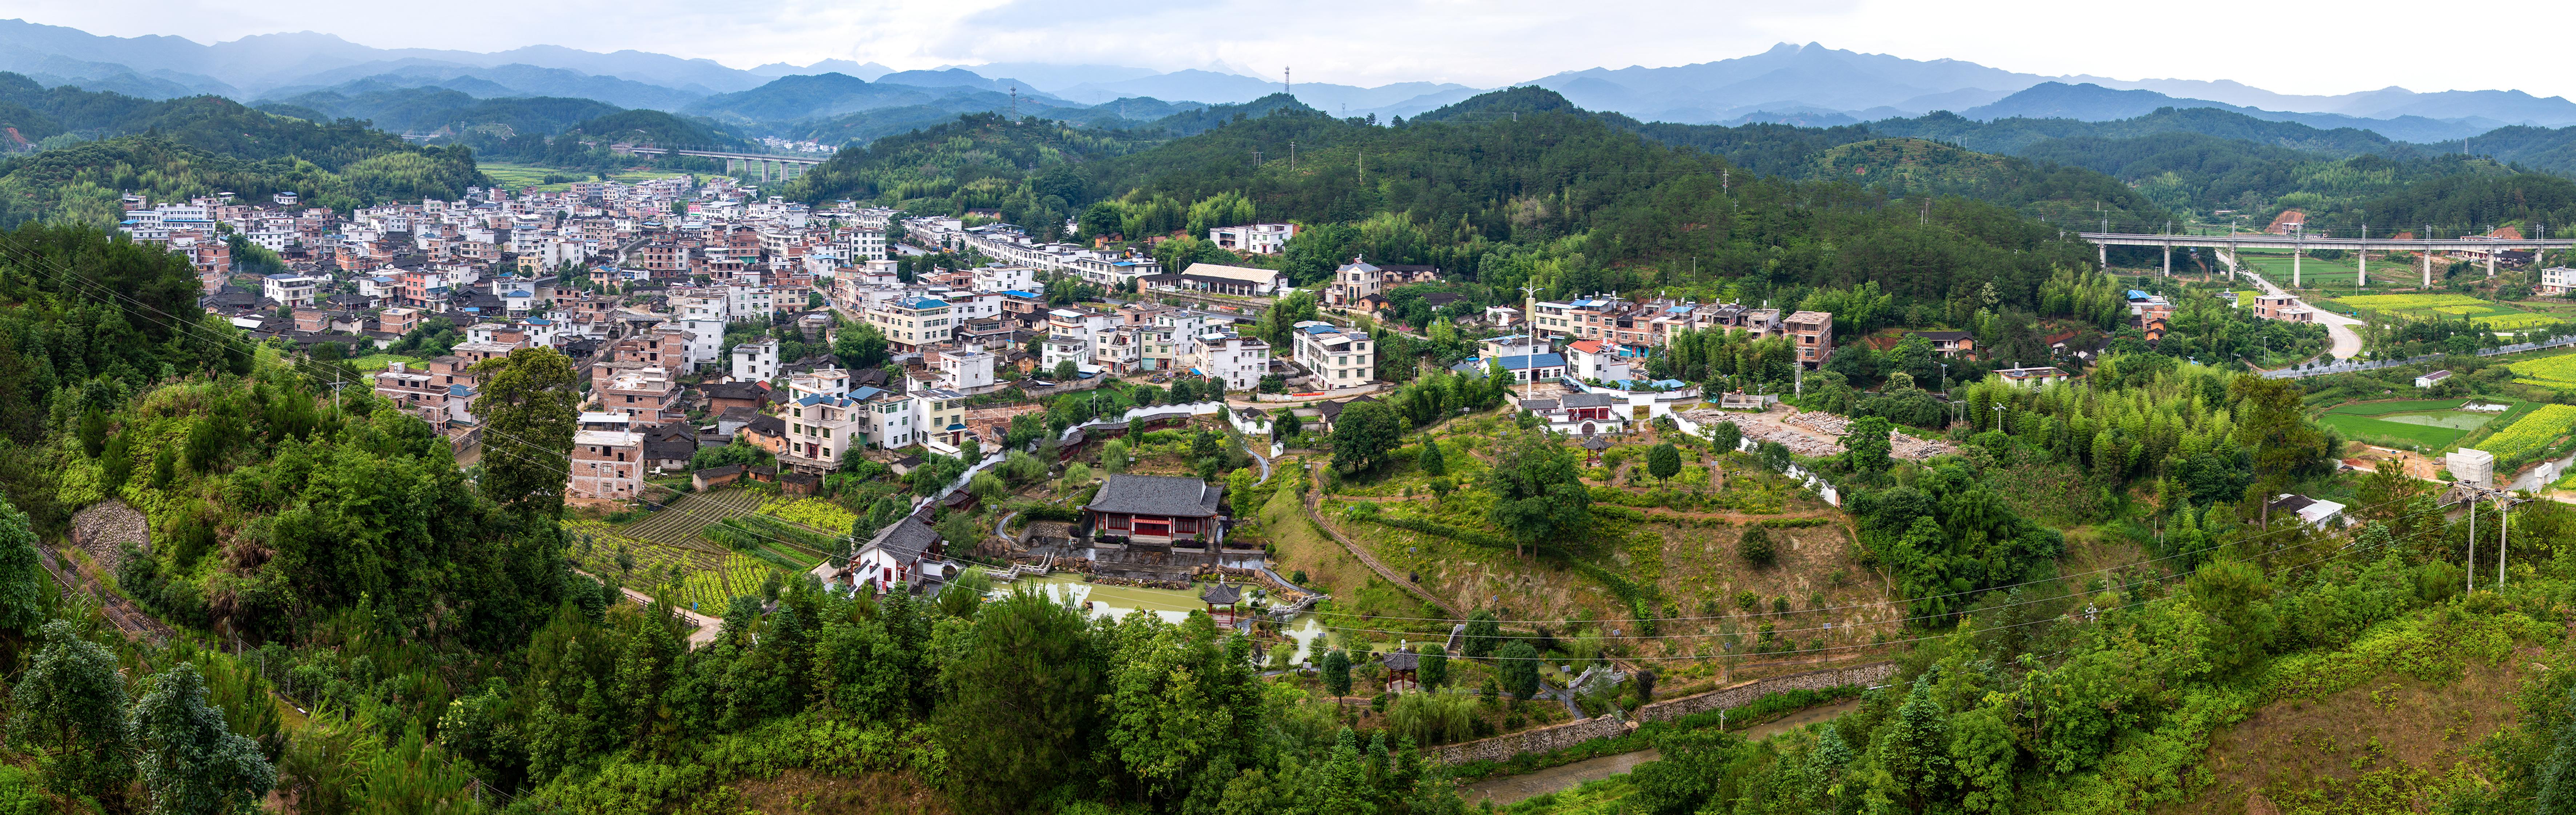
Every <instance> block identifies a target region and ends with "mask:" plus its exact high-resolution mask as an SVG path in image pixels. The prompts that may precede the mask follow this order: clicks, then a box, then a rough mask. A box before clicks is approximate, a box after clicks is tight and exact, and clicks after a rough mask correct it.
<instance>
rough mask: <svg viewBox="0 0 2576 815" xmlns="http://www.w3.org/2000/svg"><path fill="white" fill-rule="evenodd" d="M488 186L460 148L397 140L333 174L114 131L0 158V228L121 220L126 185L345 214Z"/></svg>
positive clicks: (181, 196) (155, 195)
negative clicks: (285, 196) (290, 196)
mask: <svg viewBox="0 0 2576 815" xmlns="http://www.w3.org/2000/svg"><path fill="white" fill-rule="evenodd" d="M259 115H262V116H266V115H268V114H259ZM490 183H491V180H490V179H489V178H487V177H485V176H484V175H483V172H482V171H481V170H478V169H475V164H474V155H473V153H472V151H470V150H467V149H465V148H463V147H448V148H439V147H428V148H421V147H408V146H405V147H403V148H402V149H396V150H388V151H385V152H381V153H377V154H375V155H372V156H369V157H366V158H363V159H359V160H356V161H352V162H349V163H347V164H344V165H342V166H340V167H339V169H338V170H337V171H334V170H332V169H330V168H326V167H323V166H321V165H319V164H315V163H313V162H309V161H305V160H304V159H302V158H300V157H296V156H287V157H283V158H268V159H242V158H237V157H234V156H230V155H225V154H221V153H211V152H207V151H205V150H202V149H199V148H196V147H192V146H189V145H187V144H185V143H182V142H180V141H178V140H176V139H174V138H172V137H169V136H165V135H157V134H156V135H142V136H121V137H117V138H113V139H107V140H103V141H93V142H82V143H79V144H75V145H72V146H69V147H63V148H57V149H53V150H45V151H42V152H38V153H35V154H32V155H27V156H22V157H18V158H13V159H9V160H7V161H0V225H11V224H16V223H19V222H21V221H26V220H30V219H46V220H69V221H78V222H83V223H90V224H97V225H101V226H106V225H112V224H115V223H116V222H117V221H118V220H119V219H121V218H123V217H124V208H123V206H122V205H121V203H120V199H121V196H122V195H123V194H125V193H127V192H133V193H139V194H142V195H146V196H148V197H150V199H151V200H153V201H173V200H178V201H184V200H187V199H188V198H189V197H190V196H197V195H211V194H214V193H217V192H230V193H233V194H235V195H241V196H249V197H253V198H265V197H267V196H268V195H269V194H270V193H274V192H288V191H291V192H295V193H298V194H299V195H301V196H303V200H304V201H305V202H306V203H307V204H309V205H311V206H317V207H329V208H333V209H338V210H343V211H345V210H348V209H351V208H355V207H361V206H369V205H373V204H377V203H382V202H385V201H401V200H418V199H421V198H424V197H427V198H442V199H455V198H460V197H463V195H464V193H465V188H466V187H469V186H476V185H485V184H490Z"/></svg>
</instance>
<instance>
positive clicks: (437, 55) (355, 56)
mask: <svg viewBox="0 0 2576 815" xmlns="http://www.w3.org/2000/svg"><path fill="white" fill-rule="evenodd" d="M1211 64H1212V65H1215V66H1217V67H1215V68H1212V69H1182V70H1174V71H1158V70H1153V69H1146V68H1137V67H1132V66H1119V65H1099V64H1056V63H1044V62H1009V63H990V64H985V65H944V66H940V67H937V68H931V69H923V70H902V71H898V70H894V69H892V68H889V67H888V66H885V65H880V64H877V63H874V62H864V63H863V62H856V61H852V60H848V59H825V60H820V61H816V62H814V63H812V64H809V65H804V66H798V65H794V64H790V63H786V62H772V63H768V64H764V65H760V66H757V67H754V68H751V69H737V68H732V67H729V66H726V65H723V64H721V63H718V62H715V61H713V60H708V59H691V58H682V57H675V56H669V55H664V54H654V53H647V52H642V51H634V50H623V51H615V52H608V53H601V52H593V51H583V50H579V49H574V48H566V47H562V46H554V45H536V46H527V47H522V48H515V49H510V50H506V51H496V52H489V53H483V52H472V51H460V50H442V49H426V48H393V49H388V48H375V47H370V46H365V45H359V44H357V43H352V42H349V41H347V40H344V39H341V38H339V37H337V36H333V35H330V34H323V33H315V32H310V31H305V32H292V33H279V34H263V35H256V36H250V37H243V38H241V39H237V40H231V41H226V42H219V43H215V44H212V45H204V44H199V43H196V42H192V41H189V40H187V39H184V38H179V37H170V36H142V37H107V36H95V35H91V34H88V33H86V32H82V31H80V30H78V29H73V28H67V27H62V26H49V25H41V24H36V23H30V22H26V21H23V20H0V70H5V71H14V72H18V73H21V74H23V75H25V76H27V77H29V78H30V79H33V80H36V81H37V82H38V83H40V84H44V85H48V86H54V85H72V86H76V87H80V88H84V89H89V90H104V91H114V92H117V93H123V94H127V95H131V96H136V97H139V98H145V99H168V98H175V97H181V96H192V95H200V94H213V95H219V96H224V97H227V98H230V99H234V100H237V101H241V102H244V103H251V104H257V103H264V102H274V101H282V100H285V99H288V98H291V97H297V96H300V95H304V94H310V93H315V92H322V91H329V92H333V93H338V94H341V95H342V96H355V95H362V94H363V93H365V92H367V91H366V89H365V88H364V87H360V86H358V85H357V84H355V83H361V82H368V83H374V84H375V85H383V86H394V87H430V86H435V87H439V88H445V89H448V90H454V91H461V92H464V93H467V94H471V95H474V96H476V97H479V98H495V97H559V98H582V99H591V100H596V101H598V102H602V103H606V104H610V105H615V106H618V107H621V108H628V109H650V110H660V111H665V112H672V113H685V114H689V115H702V116H711V117H717V118H720V119H723V120H724V121H726V122H728V123H730V124H731V125H734V126H742V127H748V128H751V130H747V131H746V132H751V133H757V132H759V131H760V130H762V129H767V130H769V131H771V133H772V134H773V135H784V134H787V133H789V132H792V131H796V130H798V128H800V127H803V126H804V125H799V124H798V123H805V124H812V123H816V122H821V121H825V120H839V119H842V118H844V117H848V116H853V115H859V114H864V113H867V112H869V111H878V110H883V111H898V110H899V111H901V112H900V113H889V114H887V115H886V116H884V117H876V120H875V121H869V122H856V123H851V122H844V123H843V125H844V126H841V127H837V128H835V130H836V131H837V132H846V133H857V132H878V131H882V130H884V129H885V128H887V127H891V126H893V125H892V124H891V123H892V122H894V121H897V120H902V121H911V120H918V119H921V118H922V117H926V116H933V115H935V114H940V113H959V112H1005V111H1008V110H1010V109H1013V108H1014V107H1017V108H1019V109H1021V110H1022V111H1024V112H1044V113H1046V115H1049V116H1062V117H1065V118H1067V120H1069V121H1072V120H1079V121H1084V122H1087V123H1101V124H1104V125H1106V126H1126V125H1120V124H1118V123H1120V122H1126V123H1133V124H1141V123H1143V122H1146V121H1150V120H1151V119H1153V118H1159V117H1152V116H1129V115H1125V114H1121V113H1117V112H1114V109H1112V110H1093V111H1091V112H1088V113H1083V114H1080V115H1075V114H1072V113H1068V112H1067V111H1073V110H1078V109H1081V108H1084V107H1094V108H1098V107H1104V106H1109V105H1114V104H1115V103H1116V102H1117V100H1120V99H1143V98H1150V99H1155V100H1173V102H1172V104H1181V105H1185V106H1187V107H1189V108H1191V109H1196V108H1200V107H1206V106H1209V105H1240V104H1246V103H1251V102H1254V101H1255V100H1258V99H1261V98H1264V97H1267V96H1270V95H1273V94H1278V93H1282V92H1288V93H1291V94H1293V96H1294V97H1295V98H1296V100H1297V101H1298V102H1299V103H1300V104H1302V105H1305V106H1307V107H1311V108H1313V109H1315V110H1318V111H1322V112H1325V113H1329V114H1332V115H1335V116H1351V117H1366V116H1377V117H1379V118H1381V119H1383V118H1387V117H1393V116H1404V117H1413V116H1419V115H1422V114H1424V113H1426V112H1429V111H1432V110H1435V109H1438V108H1441V107H1443V106H1446V105H1450V104H1454V103H1457V102H1459V101H1462V100H1465V99H1467V98H1469V97H1472V96H1475V95H1477V94H1479V93H1483V92H1485V90H1486V89H1479V88H1473V87H1469V86H1466V85H1460V84H1456V83H1442V82H1398V83H1393V84H1387V85H1381V86H1377V87H1360V86H1355V85H1342V84H1334V83H1322V82H1299V83H1296V84H1294V85H1293V86H1291V85H1290V84H1288V82H1287V81H1286V78H1285V77H1281V78H1278V79H1272V78H1268V77H1253V76H1246V75H1244V72H1241V71H1239V70H1237V69H1233V68H1230V67H1226V66H1225V64H1224V63H1211ZM821 76H841V77H845V78H847V79H850V80H853V81H856V82H860V83H865V85H866V88H865V89H864V90H852V89H849V88H841V87H839V86H835V85H832V84H831V83H828V82H813V81H810V79H809V80H808V81H802V82H799V83H791V84H790V85H787V86H779V85H777V84H776V83H778V82H780V81H783V80H788V79H796V78H800V77H801V78H812V77H821ZM1519 84H1525V85H1531V86H1537V87H1543V88H1547V89H1549V90H1551V91H1554V92H1556V93H1558V94H1561V95H1563V96H1564V97H1566V98H1567V99H1568V100H1570V101H1571V102H1572V103H1574V104H1578V105H1581V106H1582V107H1584V108H1586V109H1588V110H1596V111H1609V112H1617V113H1620V114H1623V115H1626V116H1629V117H1631V118H1634V119H1637V120H1640V121H1659V122H1670V123H1676V124H1752V123H1784V124H1797V125H1804V126H1835V125H1843V124H1857V123H1861V122H1871V121H1882V120H1887V119H1902V118H1914V117H1920V116H1924V115H1926V114H1930V113H1933V112H1936V111H1954V112H1958V113H1960V114H1961V115H1963V116H1967V117H1969V118H1977V119H1989V120H1991V119H2015V118H2019V119H2035V118H2047V117H2063V118H2072V119H2078V120H2083V121H2116V120H2123V119H2131V118H2136V117H2139V116H2143V115H2145V114H2148V113H2151V112H2153V111H2155V110H2158V109H2161V108H2165V107H2175V108H2202V107H2206V108H2211V109H2216V110H2226V111H2231V112H2236V113H2242V114H2245V115H2248V116H2253V117H2256V118H2261V119H2267V120H2273V121H2292V122H2299V123H2302V124H2307V125H2310V126H2314V127H2318V128H2322V129H2335V128H2345V127H2353V128H2361V129H2365V130H2369V131H2371V132H2373V133H2377V134H2379V135H2381V136H2385V137H2387V138H2390V139H2396V140H2401V141H2414V142H2441V141H2451V140H2458V139H2461V138H2464V137H2471V136H2476V135H2479V134H2482V133H2486V132H2489V131H2493V130H2496V129H2498V128H2506V127H2513V126H2531V127H2541V128H2557V127H2565V126H2569V125H2576V102H2570V101H2568V100H2567V99H2564V98H2560V97H2535V96H2532V95H2530V94H2528V93H2524V92H2522V91H2515V90H2481V91H2443V92H2437V93H2417V92H2414V91H2409V90H2406V89H2404V88H2395V87H2390V88H2381V89H2377V90H2369V91H2360V92H2355V93H2349V94H2341V95H2333V96H2302V95H2292V94H2280V93H2274V92H2271V91H2267V90H2263V89H2261V88H2255V87H2251V86H2247V85H2244V84H2242V83H2239V82H2233V81H2224V80H2220V81H2206V80H2181V79H2140V80H2115V79H2109V78H2104V77H2096V76H2086V75H2073V76H2053V77H2052V76H2043V75H2038V74H2031V73H2021V72H2015V71H2010V70H2006V69H2002V68H1995V67H1989V66H1985V65H1980V64H1977V63H1974V62H1967V61H1964V60H1955V59H1934V60H1916V59H1907V58H1903V57H1897V56H1892V55H1887V54H1867V53H1859V52H1854V51H1848V50H1840V49H1834V48H1829V47H1826V46H1824V45H1822V44H1820V43H1808V44H1805V45H1796V44H1790V43H1781V44H1778V45H1775V46H1773V47H1772V48H1770V49H1768V50H1765V51H1763V52H1761V53H1757V54H1751V55H1746V56H1742V57H1735V58H1730V59H1721V60H1715V61H1710V62H1701V63H1694V64H1689V65H1677V66H1668V67H1653V68H1650V67H1643V66H1629V67H1626V68H1607V67H1602V68H1589V69H1584V70H1579V71H1566V72H1561V73H1557V74H1552V75H1549V76H1544V77H1539V78H1537V79H1533V80H1531V81H1529V82H1527V83H1519ZM906 89H909V90H906ZM1015 91H1016V95H1017V96H1018V101H1017V102H1016V103H1015V102H1014V101H1013V100H1012V99H1011V97H1012V96H1013V94H1014V92H1015ZM978 93H989V94H998V95H999V96H998V97H996V98H998V100H999V101H998V103H997V102H996V98H986V97H981V96H975V95H973V94H978ZM800 94H810V95H809V96H805V97H800ZM1163 115H1170V114H1169V112H1168V111H1166V112H1164V113H1163Z"/></svg>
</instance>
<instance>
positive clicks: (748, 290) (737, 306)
mask: <svg viewBox="0 0 2576 815" xmlns="http://www.w3.org/2000/svg"><path fill="white" fill-rule="evenodd" d="M725 301H726V309H727V311H728V314H727V315H726V319H732V320H753V319H768V317H769V315H771V314H775V313H777V312H778V293H777V292H776V291H774V290H771V289H770V288H769V287H767V286H726V287H725Z"/></svg>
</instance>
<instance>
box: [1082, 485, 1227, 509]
mask: <svg viewBox="0 0 2576 815" xmlns="http://www.w3.org/2000/svg"><path fill="white" fill-rule="evenodd" d="M1224 496H1225V488H1223V487H1215V486H1210V485H1209V484H1208V483H1207V482H1205V481H1200V480H1198V479H1195V478H1181V477H1176V476H1164V475H1113V476H1110V477H1109V483H1107V484H1104V485H1101V487H1100V494H1098V495H1095V496H1092V499H1091V504H1090V505H1089V506H1086V507H1084V508H1085V509H1089V510H1093V511H1096V512H1111V513H1117V514H1120V515H1167V516H1172V517H1179V518H1205V517H1209V516H1212V515H1215V514H1216V507H1217V503H1218V501H1219V499H1221V498H1223V497H1224Z"/></svg>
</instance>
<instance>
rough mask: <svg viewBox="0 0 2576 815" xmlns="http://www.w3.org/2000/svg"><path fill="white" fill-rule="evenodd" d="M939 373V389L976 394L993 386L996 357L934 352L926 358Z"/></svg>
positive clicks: (957, 352)
mask: <svg viewBox="0 0 2576 815" xmlns="http://www.w3.org/2000/svg"><path fill="white" fill-rule="evenodd" d="M925 359H926V360H927V361H928V362H929V363H930V367H931V369H932V370H936V371H938V372H939V387H942V388H946V389H948V390H952V391H963V392H967V393H974V392H976V391H980V390H982V389H985V388H990V387H992V386H993V366H994V362H995V357H994V356H993V355H992V354H987V353H984V352H982V351H932V352H930V353H929V354H927V355H926V356H925Z"/></svg>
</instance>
